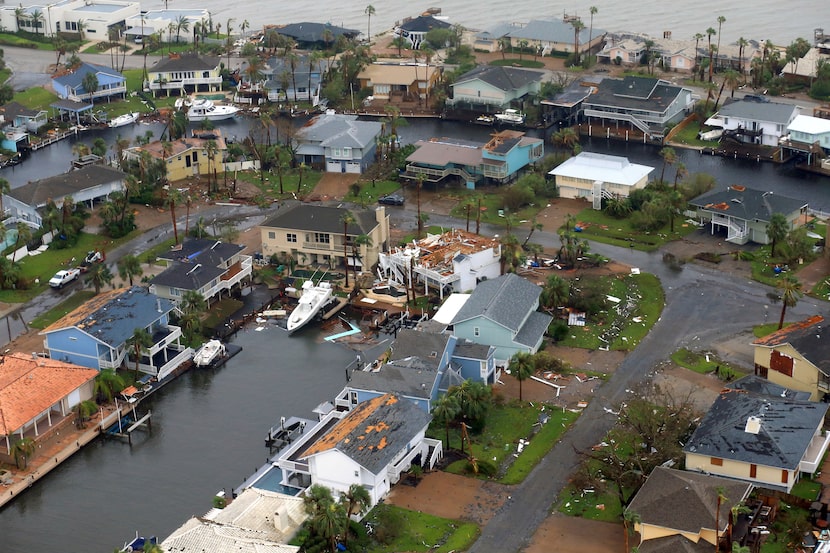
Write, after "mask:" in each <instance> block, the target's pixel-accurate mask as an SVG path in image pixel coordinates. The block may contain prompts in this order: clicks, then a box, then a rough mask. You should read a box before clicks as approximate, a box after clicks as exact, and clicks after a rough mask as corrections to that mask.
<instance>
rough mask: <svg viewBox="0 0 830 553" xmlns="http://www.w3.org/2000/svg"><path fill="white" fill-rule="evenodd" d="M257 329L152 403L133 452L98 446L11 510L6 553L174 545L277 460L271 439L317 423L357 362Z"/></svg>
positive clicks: (5, 526) (315, 335)
mask: <svg viewBox="0 0 830 553" xmlns="http://www.w3.org/2000/svg"><path fill="white" fill-rule="evenodd" d="M255 328H256V327H255V326H254V327H251V328H250V329H248V330H243V331H241V332H240V333H239V334H237V335H236V337H235V339H234V340H233V343H235V344H238V345H240V346H242V347H243V350H242V352H241V353H240V354H239V355H237V356H236V357H234V358H232V359H230V360H229V361H228V362H227V364H226V365H225V366H224V367H221V368H219V369H212V370H194V371H191V372H189V373H186V374H185V375H183V376H182V377H180V378H179V379H177V380H175V381H173V382H171V383H170V384H168V385H167V386H166V387H164V388H162V389H161V390H160V391H159V392H158V393H157V394H156V395H154V396H152V397H150V398H148V400H147V401H146V402H143V403H142V404H141V407H140V410H139V412H140V413H143V412H144V411H145V410H148V409H149V410H150V411H152V413H153V417H152V430H151V432H149V433H145V432H143V431H137V432H135V433H134V437H133V445H132V446H130V445H129V444H127V443H122V442H120V441H117V440H112V441H111V440H100V439H99V440H98V441H96V442H94V443H93V444H90V446H89V447H87V448H85V449H84V450H82V451H81V452H79V453H78V454H76V455H75V456H74V457H72V458H71V459H70V460H69V461H67V462H66V463H64V464H63V465H62V466H61V467H59V468H58V469H56V470H54V471H53V472H52V473H50V474H49V475H48V476H46V477H45V478H44V479H43V480H41V481H40V482H38V483H36V484H35V485H34V486H33V487H32V488H31V489H29V490H27V491H26V492H24V493H23V494H22V495H21V496H20V497H19V498H17V499H16V500H14V501H13V502H11V503H10V504H9V505H7V506H6V507H5V508H4V509H3V511H0V536H3V537H2V546H0V551H2V552H3V553H35V552H37V553H40V552H42V553H48V552H64V553H73V552H74V553H107V552H111V551H112V550H113V548H114V547H116V546H118V547H120V546H121V545H123V543H124V542H125V541H127V539H128V538H130V537H131V536H133V535H134V533H135V532H136V531H139V532H141V533H146V534H155V535H158V536H159V537H166V536H167V535H168V534H169V533H170V532H171V531H173V530H174V529H176V528H177V527H179V526H180V525H181V524H182V523H183V522H184V521H185V520H186V519H187V518H189V517H190V516H192V515H202V514H204V513H205V512H207V511H208V510H209V509H210V508H211V507H212V504H211V499H212V496H213V495H214V494H215V493H216V492H217V491H219V490H222V489H225V490H227V491H228V492H230V490H231V489H233V488H236V487H237V486H239V485H240V484H242V483H243V480H244V479H245V478H246V477H248V476H250V475H251V474H253V473H254V471H255V469H257V468H258V467H259V466H261V465H262V464H263V463H264V462H265V461H266V459H267V457H268V449H267V448H266V447H265V438H266V435H267V433H268V429H269V428H271V427H272V426H275V425H277V424H278V423H279V419H280V417H281V416H285V417H289V416H292V415H297V416H302V417H305V418H309V419H314V418H315V417H314V415H313V414H312V410H313V409H314V407H316V406H317V405H319V404H320V403H322V402H323V401H327V400H331V399H333V398H334V396H335V394H336V393H337V392H339V391H340V390H341V389H342V388H343V386H344V384H345V368H346V366H347V365H348V364H349V363H351V362H353V361H354V360H355V353H354V352H353V351H351V350H348V349H346V348H345V347H343V346H340V345H337V344H331V343H328V342H324V341H323V340H322V337H323V335H324V333H323V331H321V330H320V329H318V328H316V327H310V328H308V329H305V330H304V331H302V332H300V333H298V334H296V335H294V336H290V337H289V336H288V335H287V333H286V332H285V331H284V330H282V329H279V328H277V327H275V326H270V325H269V326H266V327H264V329H263V330H262V331H256V330H255ZM328 334H330V333H327V334H325V335H328Z"/></svg>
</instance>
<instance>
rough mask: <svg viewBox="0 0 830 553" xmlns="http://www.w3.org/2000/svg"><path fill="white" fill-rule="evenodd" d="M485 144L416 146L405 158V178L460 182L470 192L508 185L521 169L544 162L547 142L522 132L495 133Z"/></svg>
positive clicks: (454, 141)
mask: <svg viewBox="0 0 830 553" xmlns="http://www.w3.org/2000/svg"><path fill="white" fill-rule="evenodd" d="M491 136H492V138H491V139H490V141H489V142H487V143H486V144H482V143H480V142H473V141H470V140H462V139H460V138H446V137H444V138H432V139H430V140H419V141H418V142H416V143H415V147H416V150H415V151H414V152H413V153H412V154H410V155H409V157H407V158H406V161H407V164H406V172H405V173H403V175H402V176H403V177H405V178H408V179H410V180H413V181H414V180H418V179H423V181H424V182H431V183H438V182H441V181H443V180H444V179H448V178H450V179H460V180H461V182H462V183H463V184H465V185H466V187H467V188H469V189H474V188H475V187H476V185H477V184H479V183H494V184H505V183H508V182H511V181H513V180H515V179H517V178H518V177H519V173H520V172H521V170H522V169H524V168H525V167H527V166H528V165H530V164H532V163H535V162H536V161H538V160H540V159H542V157H543V156H544V153H545V146H544V141H543V140H542V139H540V138H531V137H528V136H525V134H524V133H523V132H520V131H512V130H503V131H498V132H494V133H493V134H492V135H491Z"/></svg>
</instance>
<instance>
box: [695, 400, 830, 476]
mask: <svg viewBox="0 0 830 553" xmlns="http://www.w3.org/2000/svg"><path fill="white" fill-rule="evenodd" d="M827 408H828V405H827V404H826V403H815V402H809V401H797V400H790V399H783V398H773V397H770V396H763V395H759V394H753V393H751V392H746V391H744V390H730V389H724V390H722V391H721V392H720V394H719V395H718V397H717V399H715V402H714V403H713V404H712V407H711V408H710V409H709V411H708V412H707V413H706V416H704V417H703V420H702V421H701V422H700V426H698V427H697V430H695V432H694V434H693V435H692V437H691V439H690V440H689V441H688V443H687V444H686V447H684V448H683V451H685V452H687V453H694V454H697V455H704V456H710V457H719V458H722V459H731V460H735V461H741V462H744V463H753V464H758V465H766V466H770V467H776V468H782V469H787V470H796V469H798V465H799V463H800V462H801V459H802V458H803V457H804V452H805V451H807V448H808V447H809V445H810V441H811V440H812V439H813V435H814V434H815V432H816V429H817V428H819V427H820V425H821V424H822V423H823V421H824V415H825V413H826V412H827ZM750 417H752V418H753V419H754V420H756V421H759V422H760V424H759V429H758V431H757V433H755V432H752V431H747V429H748V428H749V425H748V424H747V423H748V421H749V420H750Z"/></svg>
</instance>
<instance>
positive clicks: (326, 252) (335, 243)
mask: <svg viewBox="0 0 830 553" xmlns="http://www.w3.org/2000/svg"><path fill="white" fill-rule="evenodd" d="M346 213H351V215H352V216H353V217H354V219H355V220H354V222H353V223H351V224H350V225H348V227H347V228H345V229H344V228H343V226H344V225H343V221H342V219H343V216H344V215H345V214H346ZM259 228H260V232H261V233H262V254H263V255H264V256H265V257H266V258H268V257H270V256H272V255H281V254H282V255H286V254H287V255H290V256H291V257H293V258H294V260H296V261H297V262H299V263H300V264H301V265H308V264H312V265H321V266H324V267H328V268H334V267H339V266H343V267H345V266H346V265H347V264H348V267H354V268H357V269H370V268H371V267H373V266H374V265H375V264H376V263H377V262H378V256H379V254H380V252H382V251H386V248H387V245H388V242H389V215H387V214H386V209H385V208H384V207H383V206H380V207H377V208H375V209H351V210H349V209H346V208H344V207H326V206H321V205H308V204H294V205H292V206H290V207H287V208H282V209H280V210H279V211H278V212H277V214H276V215H274V216H273V217H270V218H269V219H266V220H265V221H264V222H263V223H262V224H261V225H260V226H259ZM362 235H365V236H367V237H369V241H368V243H366V244H361V245H359V246H358V247H357V252H356V253H355V252H354V251H353V250H354V248H353V247H352V245H353V244H354V243H355V239H356V238H357V237H358V236H362ZM344 239H345V247H346V250H347V251H346V252H344V251H343V250H344ZM344 255H345V256H347V258H346V259H344Z"/></svg>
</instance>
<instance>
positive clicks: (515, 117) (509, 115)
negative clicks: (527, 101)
mask: <svg viewBox="0 0 830 553" xmlns="http://www.w3.org/2000/svg"><path fill="white" fill-rule="evenodd" d="M496 121H498V122H500V123H508V124H510V125H521V124H522V123H524V122H525V114H524V113H522V112H521V111H519V110H517V109H506V110H504V111H503V112H501V113H497V114H496Z"/></svg>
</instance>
